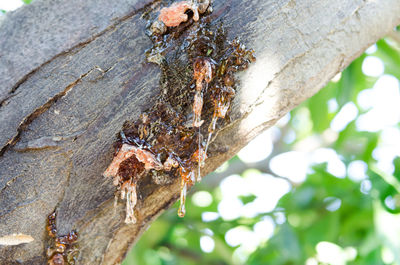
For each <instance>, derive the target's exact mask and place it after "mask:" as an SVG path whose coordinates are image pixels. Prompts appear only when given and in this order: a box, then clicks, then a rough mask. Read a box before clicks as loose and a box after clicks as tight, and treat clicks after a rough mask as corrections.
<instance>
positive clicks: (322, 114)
mask: <svg viewBox="0 0 400 265" xmlns="http://www.w3.org/2000/svg"><path fill="white" fill-rule="evenodd" d="M368 56H374V57H377V58H379V59H380V60H381V61H382V62H383V65H384V73H382V74H381V75H379V76H375V77H374V76H367V75H366V74H364V72H363V63H364V60H365V58H366V57H368ZM382 75H392V76H394V77H397V78H398V79H399V78H400V50H399V45H398V44H396V43H393V42H392V41H391V40H380V41H379V42H378V43H377V44H376V45H375V48H371V49H370V51H369V54H366V53H365V54H363V55H362V56H360V57H359V58H358V59H356V60H355V61H354V62H353V63H352V64H351V65H350V66H349V67H347V69H345V70H344V71H343V72H342V73H341V76H340V79H337V80H336V82H330V83H328V84H327V85H326V87H325V88H323V89H322V90H321V91H320V92H319V93H317V94H316V95H315V96H313V97H312V98H310V99H309V100H307V101H306V102H304V103H303V104H302V105H301V106H299V107H298V108H296V109H294V110H293V111H292V112H291V114H290V120H289V122H288V123H287V124H285V125H284V126H282V127H280V128H279V130H280V134H279V135H280V138H279V140H278V143H275V144H274V151H273V154H274V155H276V154H279V153H280V152H285V151H289V150H293V149H296V148H298V145H299V143H301V142H302V141H305V140H307V139H309V138H310V137H314V138H315V137H317V138H318V139H324V135H326V134H327V133H328V132H330V133H332V128H331V127H332V121H333V119H334V118H335V117H336V116H337V115H338V113H339V112H340V111H341V109H342V107H343V106H345V105H346V104H348V103H349V102H352V104H354V106H356V108H357V111H358V113H357V115H356V116H357V117H356V118H354V119H350V120H349V121H348V122H347V124H345V126H344V128H342V129H341V130H339V131H337V132H336V137H335V139H334V140H333V141H325V142H324V141H322V143H320V146H318V147H317V148H331V149H332V150H335V151H336V153H337V155H338V157H339V158H340V160H341V161H342V162H343V164H344V165H345V167H346V169H348V167H349V166H350V163H351V162H353V161H359V162H360V161H363V162H360V163H361V164H364V165H366V169H365V171H366V172H365V175H366V176H365V178H364V179H359V180H357V179H354V178H351V177H349V176H348V175H347V176H345V177H344V178H340V177H337V176H334V175H332V174H331V173H329V170H328V169H327V167H328V164H327V163H322V164H312V165H310V168H309V169H308V171H307V172H308V173H307V177H306V179H305V180H304V181H303V182H301V183H294V182H290V183H291V190H290V192H288V193H286V194H285V195H284V196H283V197H281V199H280V200H279V202H278V204H277V205H276V207H275V209H274V210H273V211H271V212H266V213H259V214H257V215H255V216H251V217H246V216H243V215H241V216H238V217H237V218H233V220H232V219H229V218H228V219H224V218H222V217H221V214H219V210H220V209H219V207H218V205H219V204H220V202H221V200H222V199H223V194H222V192H221V187H220V185H218V184H216V183H215V181H214V182H213V181H207V179H211V178H221V173H213V174H211V175H210V176H208V177H207V178H206V179H205V180H203V182H202V183H200V184H198V185H196V186H195V187H194V188H193V189H192V193H191V194H196V193H197V192H198V191H205V192H207V193H209V194H211V196H212V202H211V203H209V204H207V205H205V206H204V205H202V206H199V203H196V200H195V199H194V198H193V196H190V197H189V198H188V200H187V215H186V217H185V218H179V217H177V215H176V209H177V206H176V205H175V207H173V208H172V209H170V210H168V211H167V212H165V213H164V214H163V215H162V216H161V217H160V218H159V219H158V220H157V221H155V222H154V223H153V224H152V226H151V227H150V229H149V230H148V231H147V232H146V233H145V234H144V235H143V236H142V238H141V239H140V241H139V242H138V243H137V244H136V246H135V247H134V248H133V249H132V251H131V252H130V253H129V254H128V255H127V257H126V260H125V261H124V263H123V264H124V265H133V264H152V265H153V264H160V265H167V264H171V265H172V264H174V265H175V264H176V265H180V264H182V265H183V264H185V265H187V264H189V265H190V264H254V265H258V264H282V265H283V264H307V265H313V264H371V265H372V264H374V265H375V264H400V195H399V193H400V158H399V157H397V158H396V159H394V160H393V162H392V164H393V168H394V170H393V172H388V171H387V170H384V169H381V168H380V166H379V165H378V163H377V162H378V161H377V157H376V155H374V152H375V151H376V150H377V148H378V146H379V145H380V144H381V142H382V138H381V131H363V130H360V129H359V128H358V126H357V119H358V117H360V116H361V115H363V114H365V113H367V112H368V111H369V109H363V108H362V107H360V106H359V104H358V101H357V99H358V97H359V95H360V92H362V91H364V90H366V89H370V88H371V87H373V86H374V84H376V82H377V81H378V79H379V78H380V76H382ZM399 105H400V102H399ZM387 115H390V113H388V114H387ZM395 127H396V128H397V129H398V128H399V124H398V123H397V125H395ZM293 132H294V133H295V135H296V137H292V138H293V139H292V140H285V139H287V134H289V133H292V134H293ZM289 138H290V137H289ZM320 142H321V141H320ZM271 156H272V155H271ZM270 160H271V157H269V158H267V159H266V160H265V161H263V162H261V163H269V161H270ZM238 161H239V162H240V159H239V158H238V157H235V158H234V159H232V160H231V161H229V162H228V164H229V165H233V164H235V163H238ZM259 164H260V163H258V165H259ZM252 166H254V165H251V164H250V165H248V168H249V169H251V168H252ZM265 168H266V169H267V170H265V172H261V171H260V172H259V174H263V173H268V174H271V175H273V176H275V177H278V178H280V176H278V175H276V174H274V172H271V171H270V170H268V167H265ZM225 170H227V171H229V166H228V169H225ZM245 172H246V171H244V170H243V168H242V169H241V170H240V172H234V173H235V174H238V175H240V176H241V178H244V179H245V178H246V176H245ZM346 172H348V171H346ZM222 175H223V174H222ZM225 177H226V176H225ZM194 196H196V195H194ZM237 199H238V200H240V202H241V204H243V205H245V206H246V205H249V204H251V203H253V202H254V201H255V200H256V199H257V196H256V195H254V194H245V195H243V194H242V195H238V196H237ZM203 213H206V214H211V216H214V217H213V218H211V219H207V218H205V219H204V216H203V219H202V214H203ZM263 220H269V222H270V223H272V224H273V226H272V227H273V232H272V234H271V235H270V236H269V237H268V238H267V239H265V240H261V241H259V242H258V244H257V245H256V246H254V245H253V246H252V247H246V246H245V243H243V242H244V241H246V238H245V237H246V235H251V234H248V233H247V232H253V233H254V234H257V233H259V232H257V233H255V232H254V231H256V229H255V227H256V225H257V223H259V222H262V221H263ZM235 229H236V230H237V231H238V230H241V231H244V233H243V235H242V237H243V238H242V239H241V240H239V241H238V243H235V244H232V242H230V241H231V240H229V238H228V237H229V236H228V235H227V232H228V233H229V231H232V230H235ZM246 231H247V232H246ZM246 233H247V234H246ZM202 238H203V239H204V238H206V240H204V242H205V243H207V242H208V243H207V244H208V247H207V244H205V246H202V245H201V243H200V242H201V241H202ZM210 239H211V243H210ZM250 241H251V239H250ZM229 243H230V244H229Z"/></svg>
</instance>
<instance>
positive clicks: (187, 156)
mask: <svg viewBox="0 0 400 265" xmlns="http://www.w3.org/2000/svg"><path fill="white" fill-rule="evenodd" d="M188 10H189V11H191V14H190V12H189V13H188V12H187V11H188ZM210 11H211V6H210V1H209V0H203V1H182V2H177V3H173V4H172V5H170V6H169V7H164V8H162V9H161V11H160V13H159V14H158V16H156V17H154V18H153V19H154V20H153V22H152V23H149V25H150V26H149V37H150V38H151V40H152V41H153V47H152V48H151V49H149V50H148V51H147V59H148V61H149V62H153V63H156V64H158V65H159V66H160V68H161V70H162V77H161V80H160V87H161V91H160V95H159V98H158V99H157V100H156V103H155V105H154V106H153V107H151V108H150V109H148V110H147V111H145V112H143V113H142V114H141V116H140V118H139V119H137V120H134V121H127V122H125V124H124V125H123V128H122V131H121V132H120V133H119V135H118V141H117V143H116V152H115V156H114V159H113V161H112V162H111V164H110V166H109V167H108V168H107V170H106V171H105V172H104V175H105V176H107V177H113V179H114V185H115V186H117V189H118V191H119V192H120V194H121V197H122V198H123V199H126V219H125V222H126V223H135V222H136V217H135V212H134V208H135V206H136V205H137V203H138V202H139V201H140V200H138V199H139V198H140V196H141V193H142V192H141V188H140V187H141V185H142V183H144V182H146V181H147V182H148V181H149V179H151V181H152V182H153V183H155V184H160V185H163V184H168V183H170V182H172V180H173V179H174V178H176V177H180V178H181V196H180V202H181V203H180V207H179V210H178V215H179V216H181V217H183V216H184V215H185V200H186V193H187V191H188V189H189V188H190V187H191V186H192V185H193V184H194V183H195V182H196V180H197V181H200V180H201V172H200V168H201V167H203V165H204V162H205V160H206V159H207V152H208V146H209V143H210V141H211V137H212V134H213V133H214V131H215V130H217V126H218V120H219V119H221V120H223V121H224V122H225V123H226V122H227V121H226V120H225V118H226V116H227V113H228V111H229V108H230V106H231V101H232V99H233V97H234V95H235V81H236V80H235V73H236V72H238V71H242V70H244V69H246V68H247V67H248V65H249V64H250V63H251V62H253V61H254V60H255V57H254V54H253V51H252V50H247V49H246V48H245V46H244V45H243V44H241V43H240V42H239V40H237V39H235V40H233V41H228V40H227V39H226V33H225V30H224V28H223V26H222V24H221V22H218V21H214V22H212V21H209V17H208V16H207V14H208V13H209V12H210ZM199 14H202V16H200V15H199ZM189 26H190V27H189ZM203 134H204V135H207V138H206V139H203Z"/></svg>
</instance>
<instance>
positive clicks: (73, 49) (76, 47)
mask: <svg viewBox="0 0 400 265" xmlns="http://www.w3.org/2000/svg"><path fill="white" fill-rule="evenodd" d="M154 2H158V0H150V1H149V0H147V1H145V2H144V3H140V4H139V5H140V6H139V7H137V8H135V7H133V9H134V10H133V11H132V12H130V13H128V14H127V15H125V16H122V17H120V18H118V19H115V20H114V21H115V23H113V24H111V25H109V26H108V27H107V28H105V29H104V30H103V31H101V32H99V33H97V34H96V35H94V36H91V37H90V38H88V39H87V40H85V41H82V42H79V43H78V44H76V45H74V46H72V47H71V48H69V49H68V50H66V51H62V52H60V53H58V54H56V55H54V56H53V57H52V58H50V59H49V60H47V61H45V62H44V63H42V64H40V65H39V66H37V67H36V68H34V69H33V70H31V71H30V72H29V73H27V74H26V75H24V76H23V77H22V78H21V79H20V80H18V81H17V82H16V83H15V85H14V86H13V87H12V88H11V89H10V91H9V92H8V96H6V98H4V99H3V100H1V101H0V108H1V107H2V106H4V104H5V103H6V102H7V101H8V100H9V99H10V98H12V97H14V96H15V95H16V94H15V92H16V91H17V90H18V89H19V87H20V86H21V85H22V84H23V83H25V82H26V80H28V79H29V78H30V77H31V76H32V75H34V74H35V73H36V72H37V71H38V70H39V69H40V68H42V67H44V66H45V65H47V64H49V63H51V62H52V61H54V60H55V59H57V58H58V57H61V56H64V55H67V54H72V55H73V54H75V53H76V52H78V51H80V50H81V49H83V48H84V47H85V46H86V45H88V44H89V43H91V42H93V41H95V40H96V39H98V38H99V37H101V36H103V35H104V34H106V33H108V32H110V31H112V30H114V29H115V28H116V27H117V26H118V25H119V24H121V23H123V22H124V21H126V20H128V19H130V18H132V17H133V16H135V15H136V14H138V13H139V12H142V11H143V10H144V9H145V8H146V7H148V6H149V5H151V4H153V3H154ZM2 154H3V149H2V150H1V151H0V155H2Z"/></svg>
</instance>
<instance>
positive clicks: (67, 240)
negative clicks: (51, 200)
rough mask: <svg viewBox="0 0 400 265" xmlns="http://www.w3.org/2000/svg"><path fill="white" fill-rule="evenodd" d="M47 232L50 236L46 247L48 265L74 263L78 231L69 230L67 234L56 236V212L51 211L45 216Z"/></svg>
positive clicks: (72, 264)
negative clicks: (48, 244)
mask: <svg viewBox="0 0 400 265" xmlns="http://www.w3.org/2000/svg"><path fill="white" fill-rule="evenodd" d="M46 230H47V233H48V235H49V237H50V246H49V247H48V248H47V253H46V254H47V257H48V264H49V265H64V264H68V265H74V264H75V258H76V254H77V252H78V249H77V246H76V241H77V240H78V233H77V232H76V231H74V230H73V231H71V232H69V233H68V235H65V236H57V225H56V213H55V212H53V213H51V214H50V215H49V216H48V217H47V225H46Z"/></svg>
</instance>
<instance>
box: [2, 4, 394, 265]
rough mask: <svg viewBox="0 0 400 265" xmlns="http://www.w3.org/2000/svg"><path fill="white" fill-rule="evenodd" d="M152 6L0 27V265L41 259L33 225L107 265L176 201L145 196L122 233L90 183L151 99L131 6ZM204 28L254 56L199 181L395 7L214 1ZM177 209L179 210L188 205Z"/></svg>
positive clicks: (328, 74) (107, 188) (13, 18)
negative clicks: (51, 225) (12, 238)
mask: <svg viewBox="0 0 400 265" xmlns="http://www.w3.org/2000/svg"><path fill="white" fill-rule="evenodd" d="M151 3H152V1H151V0H145V1H144V0H142V1H139V0H118V1H108V0H85V1H83V0H68V1H67V0H54V1H44V0H43V1H41V0H37V1H35V2H34V3H33V4H31V5H28V6H24V7H23V8H20V9H18V10H17V11H15V12H10V13H8V14H7V15H6V16H5V18H3V19H2V20H1V21H0V102H1V105H0V124H1V126H0V148H1V156H0V237H2V236H6V235H11V234H14V233H15V234H18V233H22V234H25V235H30V236H32V237H33V239H34V240H33V241H32V242H30V243H26V244H21V245H17V246H1V245H0V263H1V264H14V263H15V264H44V263H45V262H46V256H45V247H46V244H47V242H46V240H47V239H46V232H45V225H46V218H47V215H48V214H49V213H51V212H52V211H53V210H55V209H57V212H58V216H57V222H58V231H59V233H60V234H66V233H68V232H69V231H70V230H71V229H76V230H77V231H78V232H79V247H80V252H79V259H78V264H119V263H120V262H122V260H123V257H124V255H125V253H126V252H127V251H128V250H129V248H130V247H131V246H132V245H133V244H134V243H135V242H136V241H137V240H138V239H139V238H140V235H141V234H142V233H143V231H144V230H145V229H146V228H147V227H148V226H149V225H150V223H151V222H152V221H153V220H154V219H155V218H157V216H159V215H160V214H161V213H162V212H163V210H165V209H167V208H168V207H169V206H170V205H171V204H173V203H174V202H175V201H176V200H177V198H178V195H179V187H180V183H179V181H178V179H177V180H176V181H175V182H174V183H173V184H171V185H167V186H158V187H154V190H152V191H151V192H150V194H149V195H148V196H146V197H145V198H143V199H142V200H141V201H140V202H139V204H138V207H137V217H138V222H137V224H135V225H125V224H124V216H125V212H124V203H123V202H120V203H118V206H117V207H116V208H115V207H114V206H113V202H114V191H115V187H114V186H113V185H112V183H111V182H112V181H111V179H106V178H104V177H103V176H102V173H103V171H104V170H105V169H106V167H107V165H108V164H109V163H110V161H111V159H112V156H113V147H112V144H113V142H114V141H115V134H116V133H117V132H118V131H119V130H120V129H121V126H122V124H123V122H124V121H125V120H129V119H137V118H138V117H139V115H140V113H141V112H142V111H143V110H144V109H146V108H148V107H150V106H151V104H152V103H154V98H156V96H155V95H157V93H159V89H158V84H159V77H160V70H159V68H158V67H157V66H156V65H154V64H149V63H147V62H146V60H145V55H144V54H145V50H146V49H148V48H149V47H151V41H150V40H149V38H148V37H147V36H146V35H145V32H144V29H145V26H146V21H145V20H144V19H143V18H142V14H143V10H144V7H146V6H149V5H151ZM213 7H214V11H213V13H212V16H213V19H220V20H222V21H223V23H224V26H225V27H227V28H228V35H229V36H228V37H229V39H233V38H234V37H240V38H241V39H242V42H244V43H245V44H246V46H247V47H251V48H253V49H254V50H255V54H256V56H257V61H256V62H255V63H254V64H253V65H251V66H250V68H249V69H248V70H246V71H245V72H243V73H241V74H240V75H239V78H240V81H241V85H240V89H239V90H238V91H237V95H236V97H235V100H234V103H233V106H232V113H231V115H230V116H231V118H232V122H231V123H230V124H229V125H228V126H226V127H224V128H222V129H221V130H219V131H218V136H217V138H216V139H215V141H214V146H216V147H218V148H216V149H215V150H217V149H220V150H225V151H226V152H225V151H224V152H218V151H215V152H213V154H212V157H211V158H210V159H208V160H207V163H206V167H205V169H204V173H209V172H211V171H212V170H214V169H215V168H216V167H218V166H219V165H220V164H221V163H222V162H224V161H226V160H227V159H229V158H230V157H232V156H233V155H234V154H235V153H236V152H237V151H238V150H240V148H242V147H243V146H244V145H245V144H246V143H247V142H249V141H250V140H251V139H252V138H254V137H255V136H257V135H258V134H259V133H261V132H262V131H264V130H265V129H267V128H268V127H270V126H272V125H273V124H274V123H275V122H276V121H277V120H278V119H279V118H280V117H282V116H283V115H285V114H286V113H287V112H288V111H290V110H291V109H292V108H293V107H295V106H296V105H298V104H299V103H301V102H302V101H304V100H305V99H307V98H309V97H310V96H312V95H313V94H314V93H316V92H317V91H318V90H319V89H320V88H322V87H323V86H324V85H325V84H326V83H327V82H328V81H329V80H330V79H331V78H332V77H333V76H334V75H335V74H337V73H338V72H340V71H341V70H343V69H344V68H345V67H346V66H347V65H348V64H349V63H350V62H351V61H352V60H354V59H355V58H357V57H358V56H359V55H360V54H361V53H362V52H363V51H364V50H365V49H366V48H367V47H369V46H370V45H371V44H373V43H374V42H376V41H377V40H378V39H380V38H381V37H383V36H385V35H386V34H387V33H389V32H390V31H391V30H393V28H394V26H396V25H398V24H399V23H400V15H399V14H400V3H399V1H398V0H376V1H369V0H353V1H348V0H337V1H330V0H318V1H312V0H259V1H242V0H230V1H222V0H215V1H214V4H213ZM188 211H190V209H188Z"/></svg>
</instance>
